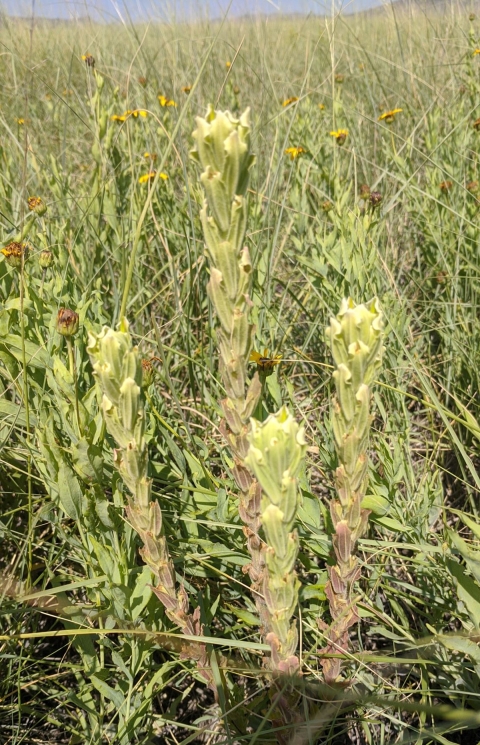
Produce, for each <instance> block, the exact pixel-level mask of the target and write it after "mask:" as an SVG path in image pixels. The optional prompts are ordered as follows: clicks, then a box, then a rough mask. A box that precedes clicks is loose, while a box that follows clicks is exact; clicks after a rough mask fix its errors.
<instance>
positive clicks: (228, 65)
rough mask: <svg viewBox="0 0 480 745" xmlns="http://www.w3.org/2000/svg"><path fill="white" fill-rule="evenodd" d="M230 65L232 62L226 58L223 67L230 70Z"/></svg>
mask: <svg viewBox="0 0 480 745" xmlns="http://www.w3.org/2000/svg"><path fill="white" fill-rule="evenodd" d="M231 66H232V63H231V62H230V60H227V62H225V67H226V68H227V70H230V68H231Z"/></svg>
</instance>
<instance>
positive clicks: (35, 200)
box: [28, 197, 47, 216]
mask: <svg viewBox="0 0 480 745" xmlns="http://www.w3.org/2000/svg"><path fill="white" fill-rule="evenodd" d="M28 209H29V210H30V212H35V213H36V214H37V215H40V216H42V215H44V214H45V212H46V211H47V205H46V204H45V202H44V201H43V199H42V197H28Z"/></svg>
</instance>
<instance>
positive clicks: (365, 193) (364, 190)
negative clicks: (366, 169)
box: [358, 184, 371, 197]
mask: <svg viewBox="0 0 480 745" xmlns="http://www.w3.org/2000/svg"><path fill="white" fill-rule="evenodd" d="M370 191H371V190H370V187H369V185H368V184H362V185H361V187H360V189H359V190H358V193H359V194H360V196H361V197H369V196H370Z"/></svg>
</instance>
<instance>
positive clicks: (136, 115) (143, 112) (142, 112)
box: [130, 109, 148, 119]
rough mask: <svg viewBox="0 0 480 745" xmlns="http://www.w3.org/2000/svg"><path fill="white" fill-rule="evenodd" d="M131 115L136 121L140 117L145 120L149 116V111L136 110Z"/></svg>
mask: <svg viewBox="0 0 480 745" xmlns="http://www.w3.org/2000/svg"><path fill="white" fill-rule="evenodd" d="M130 113H131V115H132V116H134V117H135V119H136V118H137V117H139V116H142V117H143V118H144V119H145V118H146V117H147V116H148V111H145V109H134V110H133V111H131V112H130Z"/></svg>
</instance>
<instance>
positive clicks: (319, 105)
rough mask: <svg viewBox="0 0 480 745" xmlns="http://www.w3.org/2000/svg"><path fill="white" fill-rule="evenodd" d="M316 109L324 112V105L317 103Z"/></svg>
mask: <svg viewBox="0 0 480 745" xmlns="http://www.w3.org/2000/svg"><path fill="white" fill-rule="evenodd" d="M318 108H319V109H320V111H324V110H325V104H324V103H319V104H318Z"/></svg>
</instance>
